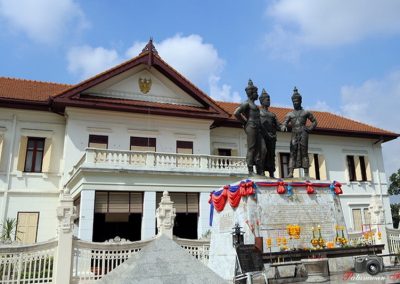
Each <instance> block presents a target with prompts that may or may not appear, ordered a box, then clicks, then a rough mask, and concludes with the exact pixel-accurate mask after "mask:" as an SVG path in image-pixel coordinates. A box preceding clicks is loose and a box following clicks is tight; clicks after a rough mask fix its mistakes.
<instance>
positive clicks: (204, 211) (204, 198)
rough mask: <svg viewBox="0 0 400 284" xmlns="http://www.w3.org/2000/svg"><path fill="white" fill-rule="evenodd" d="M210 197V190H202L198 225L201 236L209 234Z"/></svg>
mask: <svg viewBox="0 0 400 284" xmlns="http://www.w3.org/2000/svg"><path fill="white" fill-rule="evenodd" d="M209 198H210V193H208V192H200V197H199V222H198V225H197V233H198V234H197V235H198V236H199V238H201V237H202V236H204V235H205V234H207V232H208V231H209V230H211V227H210V225H209V224H210V204H209V203H208V200H209Z"/></svg>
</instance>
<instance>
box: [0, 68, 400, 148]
mask: <svg viewBox="0 0 400 284" xmlns="http://www.w3.org/2000/svg"><path fill="white" fill-rule="evenodd" d="M182 78H183V76H182ZM183 79H184V80H186V79H185V78H183ZM187 82H189V81H187ZM189 83H190V82H189ZM190 84H191V83H190ZM191 86H192V87H195V86H194V85H193V84H191ZM73 87H74V86H73V85H67V84H57V83H50V82H40V81H32V80H23V79H16V78H6V77H0V102H9V103H13V102H15V103H19V102H20V103H24V104H35V103H41V104H44V105H47V106H48V107H49V106H50V98H51V97H55V96H57V95H58V94H60V93H63V92H65V91H67V90H68V89H71V88H73ZM79 101H80V102H82V103H99V104H104V105H107V104H108V105H116V106H117V107H118V105H119V106H124V107H125V106H127V107H129V106H132V107H135V109H136V110H139V111H140V109H142V110H146V111H149V109H152V110H157V109H160V110H166V111H170V110H171V111H183V112H187V113H188V114H191V116H192V115H193V114H194V115H196V114H197V115H198V116H199V117H204V116H202V115H204V114H207V113H209V111H210V110H208V109H205V108H202V107H194V106H183V105H175V104H164V103H156V102H144V101H133V100H126V99H114V98H104V97H94V96H90V97H89V96H81V97H80V98H79ZM210 101H212V102H214V103H216V104H217V105H218V106H219V107H220V108H221V109H223V110H224V111H225V112H226V113H228V114H229V115H230V117H229V118H228V119H225V120H219V121H217V122H216V124H215V125H217V126H223V125H227V126H236V127H240V124H239V122H238V121H237V120H236V118H235V117H233V112H234V110H235V109H236V108H237V107H238V106H239V104H238V103H229V102H220V101H213V100H212V99H210ZM290 110H291V109H289V108H282V107H270V111H272V112H274V113H275V114H276V115H277V117H278V120H279V121H281V122H282V121H283V119H284V117H285V115H286V114H287V113H288V112H289V111H290ZM149 112H151V113H157V112H154V111H149ZM313 114H314V116H315V117H316V119H317V120H318V126H317V129H316V130H315V132H316V133H320V134H331V135H353V136H361V137H368V136H372V137H379V136H383V137H384V138H385V140H391V139H395V138H396V137H398V136H400V135H399V134H396V133H394V132H391V131H387V130H384V129H381V128H377V127H374V126H371V125H368V124H365V123H361V122H358V121H355V120H352V119H348V118H345V117H342V116H339V115H336V114H333V113H329V112H321V111H313Z"/></svg>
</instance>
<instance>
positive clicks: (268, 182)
mask: <svg viewBox="0 0 400 284" xmlns="http://www.w3.org/2000/svg"><path fill="white" fill-rule="evenodd" d="M249 182H250V183H251V182H253V184H254V188H255V194H253V195H243V196H242V197H241V199H240V201H239V203H238V204H237V199H236V197H235V202H236V203H235V205H236V207H235V208H233V207H232V206H230V204H229V202H230V201H231V200H229V197H232V196H233V195H234V192H235V190H236V189H237V188H238V187H239V188H240V189H239V190H242V191H243V192H246V186H248V184H249ZM246 184H247V185H246V186H245V185H243V182H242V183H237V184H232V185H230V186H226V187H224V188H223V189H221V190H222V192H221V191H217V192H216V193H214V194H215V195H216V196H218V198H220V196H222V197H221V199H222V198H225V199H226V200H229V202H228V201H226V205H225V206H224V207H222V206H219V207H218V209H219V211H217V210H216V209H215V208H214V209H213V214H212V230H211V232H212V234H211V243H210V253H209V255H210V259H209V264H208V266H209V267H210V268H211V269H212V270H213V271H215V272H216V273H217V274H218V275H220V276H221V277H222V278H224V279H226V280H232V279H233V278H234V277H235V263H236V258H237V256H236V252H235V249H234V247H233V243H232V232H233V227H234V226H235V224H236V223H237V224H239V226H240V227H241V229H242V231H243V232H244V244H255V243H256V242H255V240H256V239H257V240H259V239H261V238H262V239H263V240H264V242H263V245H262V251H263V252H264V253H268V252H277V251H281V250H295V249H311V248H313V246H312V244H311V240H312V239H313V238H320V239H322V240H323V243H322V242H321V246H324V245H325V242H335V238H336V236H337V233H339V234H340V236H341V235H342V234H343V236H344V237H347V232H346V230H343V231H340V232H338V231H337V226H338V225H339V226H344V225H345V221H344V217H343V212H342V208H341V205H340V201H339V197H338V195H337V194H336V193H335V191H334V190H333V189H334V185H333V183H331V182H329V181H322V182H321V181H318V182H317V181H307V182H306V181H299V180H275V179H254V180H252V181H250V180H246ZM340 191H341V190H340ZM224 194H226V196H225V197H223V196H224ZM233 199H234V198H233V197H232V200H233ZM215 201H218V202H220V200H219V199H218V200H215ZM231 204H233V202H232V203H231ZM218 205H220V204H218ZM221 208H222V209H221ZM293 224H296V225H298V226H299V228H300V232H299V235H298V236H290V235H289V234H288V228H287V226H288V225H293ZM339 262H341V260H340V261H339ZM330 264H331V265H332V266H331V267H332V268H331V271H336V269H337V268H339V269H340V270H342V271H343V270H346V269H349V268H351V267H352V262H351V261H350V262H349V263H348V265H344V263H340V264H336V261H335V260H330Z"/></svg>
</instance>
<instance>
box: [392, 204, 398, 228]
mask: <svg viewBox="0 0 400 284" xmlns="http://www.w3.org/2000/svg"><path fill="white" fill-rule="evenodd" d="M390 209H391V211H392V219H393V228H395V229H397V228H398V227H399V222H400V215H399V210H400V203H397V204H390Z"/></svg>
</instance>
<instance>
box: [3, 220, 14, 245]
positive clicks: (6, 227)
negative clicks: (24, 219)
mask: <svg viewBox="0 0 400 284" xmlns="http://www.w3.org/2000/svg"><path fill="white" fill-rule="evenodd" d="M16 226H17V220H15V219H14V218H7V219H6V221H5V222H4V223H3V225H2V226H1V236H0V241H2V242H12V241H13V240H14V235H15V227H16Z"/></svg>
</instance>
